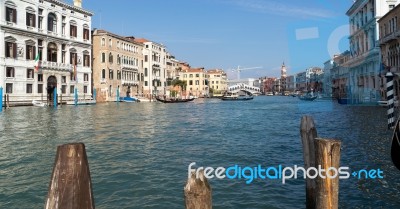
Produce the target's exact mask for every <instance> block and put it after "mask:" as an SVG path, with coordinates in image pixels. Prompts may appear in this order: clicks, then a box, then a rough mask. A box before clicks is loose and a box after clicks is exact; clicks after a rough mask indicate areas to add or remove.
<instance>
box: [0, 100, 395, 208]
mask: <svg viewBox="0 0 400 209" xmlns="http://www.w3.org/2000/svg"><path fill="white" fill-rule="evenodd" d="M302 115H312V116H313V117H314V118H315V122H316V126H317V128H318V133H319V134H320V136H321V137H331V138H338V139H341V140H342V154H341V156H342V160H341V165H345V166H349V167H350V168H351V169H354V170H360V169H363V168H381V169H382V170H383V171H384V179H383V180H366V179H361V180H358V179H349V180H343V181H342V180H341V181H340V193H339V207H340V208H343V207H344V208H351V207H356V206H359V207H363V206H364V207H384V208H396V207H398V206H399V205H400V203H399V201H398V200H397V198H396V197H397V193H398V189H397V188H399V186H400V182H399V180H397V176H398V171H397V170H396V169H395V168H394V166H393V165H392V163H391V160H390V140H389V138H390V137H391V133H390V132H388V131H387V130H386V129H387V124H386V109H385V108H379V107H352V106H341V105H338V104H336V103H332V102H331V101H321V102H317V101H316V102H312V103H309V102H303V101H299V100H298V99H297V98H291V97H256V98H255V99H254V100H252V101H242V102H234V103H226V102H225V103H224V102H222V101H220V100H217V99H212V100H208V99H197V100H195V102H191V103H185V104H174V105H166V104H160V103H148V104H144V103H136V104H134V105H132V104H126V103H105V104H98V105H95V106H82V107H79V108H75V107H72V106H62V107H58V108H57V109H54V108H34V107H20V108H14V109H12V110H11V111H4V112H2V113H1V116H0V129H1V130H0V131H1V133H2V135H1V136H0V140H1V142H2V143H1V145H0V146H1V147H0V151H1V152H2V153H5V154H4V155H3V156H2V157H1V161H0V168H1V169H0V170H1V171H2V176H3V179H4V180H2V181H0V184H1V185H0V188H1V190H2V192H1V194H2V195H1V196H0V207H1V208H21V207H22V208H38V207H43V204H44V202H45V198H46V195H47V190H48V184H49V178H50V176H51V170H52V165H53V163H54V156H55V148H56V147H57V145H60V144H64V143H70V142H77V141H79V142H83V143H85V144H86V147H87V152H88V153H87V154H88V159H89V163H90V169H91V176H92V183H93V192H94V196H95V202H96V206H97V207H99V208H181V207H182V202H183V193H182V190H183V189H182V188H183V186H184V184H185V181H186V179H187V167H188V165H189V164H190V163H191V162H197V164H198V165H199V166H213V167H219V166H231V165H234V164H238V165H243V166H246V165H258V164H262V165H265V166H274V165H279V164H282V165H285V166H293V165H303V160H302V159H303V157H302V145H301V140H300V135H299V125H300V118H301V116H302ZM211 184H212V186H213V205H214V208H267V207H275V208H299V207H300V208H302V207H305V204H304V200H305V192H304V191H305V189H304V180H302V179H298V180H291V181H288V182H287V183H286V184H285V185H282V183H281V182H279V181H274V180H271V181H266V180H256V181H254V182H252V184H249V185H247V184H246V183H245V182H244V181H241V180H234V181H233V180H215V179H213V180H211Z"/></svg>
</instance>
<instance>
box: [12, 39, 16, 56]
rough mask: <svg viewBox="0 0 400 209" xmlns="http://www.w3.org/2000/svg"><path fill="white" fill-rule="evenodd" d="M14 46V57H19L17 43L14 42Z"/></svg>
mask: <svg viewBox="0 0 400 209" xmlns="http://www.w3.org/2000/svg"><path fill="white" fill-rule="evenodd" d="M12 46H13V47H12V48H13V58H17V44H16V43H13V44H12Z"/></svg>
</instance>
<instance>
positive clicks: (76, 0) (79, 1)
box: [74, 0, 82, 8]
mask: <svg viewBox="0 0 400 209" xmlns="http://www.w3.org/2000/svg"><path fill="white" fill-rule="evenodd" d="M74 6H76V7H79V8H82V0H74Z"/></svg>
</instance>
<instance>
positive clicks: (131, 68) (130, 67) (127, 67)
mask: <svg viewBox="0 0 400 209" xmlns="http://www.w3.org/2000/svg"><path fill="white" fill-rule="evenodd" d="M121 69H122V70H129V71H135V72H138V71H139V68H138V67H137V66H134V65H129V64H121Z"/></svg>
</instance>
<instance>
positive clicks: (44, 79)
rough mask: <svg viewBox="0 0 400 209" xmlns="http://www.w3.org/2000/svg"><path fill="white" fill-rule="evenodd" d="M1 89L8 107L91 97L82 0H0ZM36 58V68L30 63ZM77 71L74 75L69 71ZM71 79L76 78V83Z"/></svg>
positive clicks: (87, 15)
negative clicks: (70, 1) (56, 98)
mask: <svg viewBox="0 0 400 209" xmlns="http://www.w3.org/2000/svg"><path fill="white" fill-rule="evenodd" d="M0 3H1V4H0V5H1V8H0V14H2V15H0V42H1V44H0V72H1V73H0V86H2V87H4V89H5V91H4V92H5V93H7V94H9V95H10V101H11V102H24V103H25V102H30V101H32V100H34V99H41V98H43V99H44V100H46V97H47V98H50V99H52V98H53V97H52V94H53V90H54V88H57V93H58V94H62V97H63V98H64V99H69V98H72V95H73V93H74V89H75V88H77V89H78V92H79V94H80V96H82V97H83V96H84V95H85V96H86V97H90V96H91V90H90V89H91V85H92V84H91V80H92V79H91V67H90V63H91V40H90V30H91V17H92V15H93V14H92V13H91V12H89V11H86V10H84V9H82V7H81V6H82V4H81V3H82V2H81V0H75V1H74V5H69V4H66V3H64V2H63V1H57V0H38V1H22V0H0ZM37 55H39V56H38V57H39V60H40V62H39V63H40V64H39V66H40V67H39V68H38V71H36V70H35V66H36V63H37V62H35V58H36V57H37ZM74 66H76V70H74ZM75 78H76V79H75Z"/></svg>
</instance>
